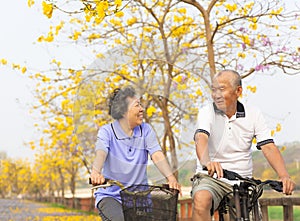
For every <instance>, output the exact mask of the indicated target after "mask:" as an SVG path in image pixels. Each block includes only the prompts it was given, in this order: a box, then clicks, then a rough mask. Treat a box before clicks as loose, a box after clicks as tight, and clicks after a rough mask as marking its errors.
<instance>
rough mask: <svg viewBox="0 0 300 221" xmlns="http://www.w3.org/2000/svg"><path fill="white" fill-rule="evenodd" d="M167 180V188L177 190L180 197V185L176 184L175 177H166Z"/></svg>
mask: <svg viewBox="0 0 300 221" xmlns="http://www.w3.org/2000/svg"><path fill="white" fill-rule="evenodd" d="M167 180H168V184H169V187H170V188H172V189H177V190H179V193H180V195H182V192H181V185H180V184H179V183H178V182H177V179H176V178H175V176H173V175H171V176H169V177H167Z"/></svg>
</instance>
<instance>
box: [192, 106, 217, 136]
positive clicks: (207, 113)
mask: <svg viewBox="0 0 300 221" xmlns="http://www.w3.org/2000/svg"><path fill="white" fill-rule="evenodd" d="M213 122H214V109H213V105H212V104H208V105H206V106H204V107H203V108H201V109H199V112H198V115H197V125H196V130H195V134H196V133H199V132H202V133H205V134H207V135H208V136H209V135H210V133H211V125H212V124H213Z"/></svg>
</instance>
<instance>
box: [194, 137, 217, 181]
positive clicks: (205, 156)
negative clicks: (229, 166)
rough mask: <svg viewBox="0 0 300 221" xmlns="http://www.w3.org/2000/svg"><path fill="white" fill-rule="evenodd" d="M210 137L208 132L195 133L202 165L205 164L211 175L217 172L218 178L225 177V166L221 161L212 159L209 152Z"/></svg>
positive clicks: (197, 151)
mask: <svg viewBox="0 0 300 221" xmlns="http://www.w3.org/2000/svg"><path fill="white" fill-rule="evenodd" d="M208 138H209V136H208V135H207V134H206V133H201V132H200V133H196V134H195V144H196V153H197V157H198V159H199V160H200V163H201V165H202V166H205V167H206V168H207V171H208V175H209V176H213V175H214V173H217V176H218V178H221V177H223V168H222V166H221V164H220V163H219V162H213V161H211V159H210V157H209V153H208Z"/></svg>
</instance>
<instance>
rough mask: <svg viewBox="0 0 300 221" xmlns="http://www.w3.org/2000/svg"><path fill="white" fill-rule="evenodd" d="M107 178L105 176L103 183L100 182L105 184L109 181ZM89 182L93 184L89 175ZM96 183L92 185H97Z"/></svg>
mask: <svg viewBox="0 0 300 221" xmlns="http://www.w3.org/2000/svg"><path fill="white" fill-rule="evenodd" d="M109 180H110V179H107V178H105V181H104V183H102V184H107V183H108V182H109ZM89 184H92V185H93V183H92V178H91V177H89ZM97 185H98V184H95V185H94V186H97Z"/></svg>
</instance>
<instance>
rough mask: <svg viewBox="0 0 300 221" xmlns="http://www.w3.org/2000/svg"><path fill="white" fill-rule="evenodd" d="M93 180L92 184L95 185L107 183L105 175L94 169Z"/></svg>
mask: <svg viewBox="0 0 300 221" xmlns="http://www.w3.org/2000/svg"><path fill="white" fill-rule="evenodd" d="M91 182H92V185H94V186H95V185H101V184H103V183H105V177H104V176H103V175H102V174H101V173H99V172H95V171H92V173H91Z"/></svg>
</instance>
